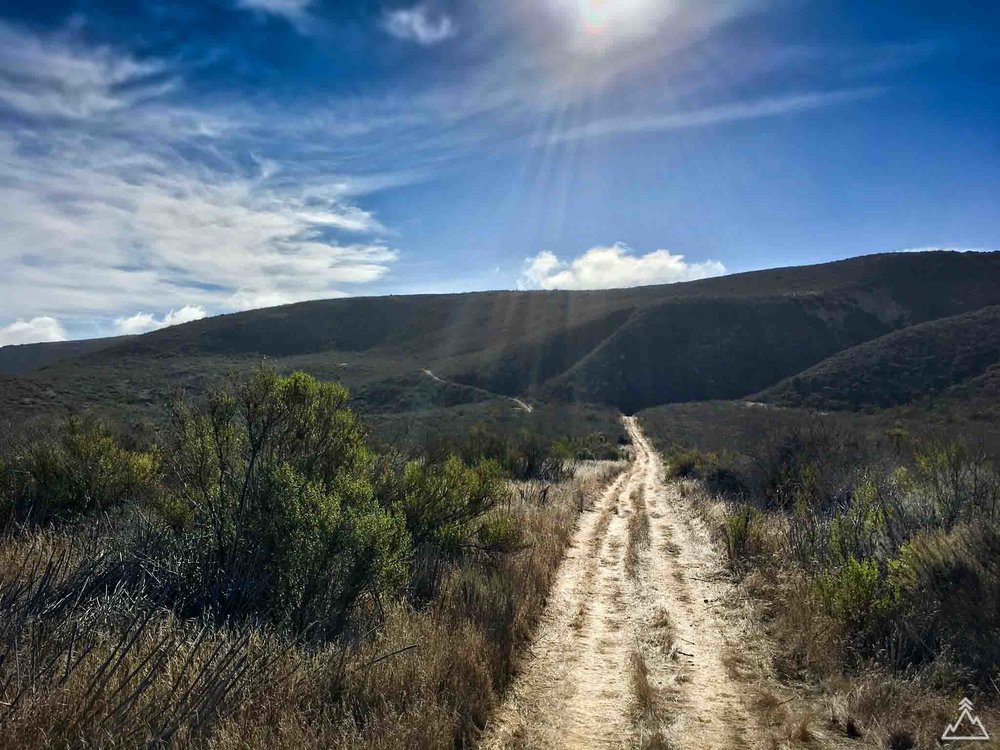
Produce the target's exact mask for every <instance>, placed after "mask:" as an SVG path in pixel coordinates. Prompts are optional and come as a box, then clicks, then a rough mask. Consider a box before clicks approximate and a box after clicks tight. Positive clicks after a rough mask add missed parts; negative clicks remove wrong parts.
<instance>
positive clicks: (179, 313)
mask: <svg viewBox="0 0 1000 750" xmlns="http://www.w3.org/2000/svg"><path fill="white" fill-rule="evenodd" d="M207 314H208V313H207V312H205V308H204V307H200V306H198V305H185V306H184V307H182V308H181V309H180V310H171V311H170V312H168V313H167V314H166V315H164V316H163V317H162V318H157V317H156V316H155V315H153V314H152V313H136V314H135V315H132V316H130V317H127V318H117V319H116V320H115V329H116V330H117V332H118V333H122V334H136V333H147V332H149V331H156V330H158V329H160V328H166V327H168V326H176V325H180V324H181V323H190V322H191V321H194V320H201V319H202V318H204V317H205V316H206V315H207Z"/></svg>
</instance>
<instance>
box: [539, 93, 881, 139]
mask: <svg viewBox="0 0 1000 750" xmlns="http://www.w3.org/2000/svg"><path fill="white" fill-rule="evenodd" d="M881 92H882V89H880V88H874V87H866V88H856V89H846V90H839V91H821V92H811V93H806V94H792V95H785V96H771V97H765V98H762V99H755V100H752V101H743V102H736V103H733V104H722V105H717V106H711V107H704V108H702V109H693V110H686V111H681V112H665V113H661V114H654V115H645V114H643V115H635V116H622V117H608V118H604V119H600V120H594V121H592V122H588V123H585V124H583V125H578V126H575V127H571V128H567V129H565V130H563V131H560V132H556V133H553V134H551V135H550V136H549V138H548V142H550V143H552V142H559V141H571V140H577V139H581V138H600V137H605V136H610V135H620V134H625V133H654V132H662V131H667V130H680V129H684V128H697V127H706V126H711V125H721V124H723V123H727V122H738V121H741V120H757V119H760V118H765V117H780V116H783V115H793V114H797V113H799V112H806V111H809V110H813V109H821V108H824V107H834V106H838V105H843V104H850V103H852V102H857V101H861V100H864V99H870V98H872V97H874V96H878V95H879V94H880V93H881Z"/></svg>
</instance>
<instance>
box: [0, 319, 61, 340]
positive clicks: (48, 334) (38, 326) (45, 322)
mask: <svg viewBox="0 0 1000 750" xmlns="http://www.w3.org/2000/svg"><path fill="white" fill-rule="evenodd" d="M65 340H66V331H65V330H63V327H62V324H61V323H60V322H59V321H58V320H56V319H55V318H50V317H47V316H41V317H38V318H31V319H30V320H16V321H14V322H13V323H11V324H10V325H7V326H4V327H2V328H0V346H8V345H10V344H33V343H35V342H39V341H65Z"/></svg>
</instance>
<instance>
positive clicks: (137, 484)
mask: <svg viewBox="0 0 1000 750" xmlns="http://www.w3.org/2000/svg"><path fill="white" fill-rule="evenodd" d="M160 463H161V460H160V454H159V453H158V452H157V451H149V452H140V451H130V450H126V449H124V448H122V447H121V445H120V444H119V442H118V441H117V440H116V439H115V437H114V436H113V435H112V434H111V433H110V432H109V431H108V430H107V429H106V428H105V427H103V426H102V425H99V424H95V425H89V426H88V425H84V424H83V423H82V422H80V421H79V420H76V419H70V420H68V421H67V422H66V423H65V424H64V425H63V426H62V427H61V428H60V431H59V433H58V434H55V435H50V436H45V437H43V438H39V439H36V440H34V441H31V442H29V443H28V444H27V445H25V446H23V447H22V448H21V449H20V450H19V451H17V452H16V453H15V454H14V455H13V456H12V457H11V459H9V460H8V461H7V462H3V464H2V465H0V475H2V476H3V479H2V484H3V491H4V494H5V496H6V497H7V498H8V499H7V509H6V513H7V515H8V519H10V520H14V521H18V522H23V521H30V522H32V523H45V522H49V521H52V520H58V519H63V520H69V519H72V518H76V517H79V516H81V515H83V514H86V513H92V512H95V511H102V510H107V509H110V508H113V507H117V506H121V505H124V504H125V503H128V502H133V501H137V500H147V499H152V498H154V497H155V496H156V494H157V491H158V487H159V479H160Z"/></svg>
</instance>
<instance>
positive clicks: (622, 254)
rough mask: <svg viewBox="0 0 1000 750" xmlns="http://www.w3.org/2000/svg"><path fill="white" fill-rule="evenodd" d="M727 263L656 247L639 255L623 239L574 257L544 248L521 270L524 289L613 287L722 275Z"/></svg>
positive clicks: (528, 260) (664, 282)
mask: <svg viewBox="0 0 1000 750" xmlns="http://www.w3.org/2000/svg"><path fill="white" fill-rule="evenodd" d="M725 272H726V267H725V266H724V265H722V263H719V262H718V261H715V260H707V261H704V262H703V263H689V262H687V261H686V260H685V259H684V256H683V255H675V254H673V253H671V252H670V251H669V250H654V251H653V252H651V253H647V254H645V255H639V256H636V255H634V254H633V253H632V250H631V248H629V247H628V246H626V245H623V244H622V243H616V244H614V245H611V246H610V247H593V248H591V249H590V250H588V251H587V252H585V253H584V254H583V255H581V256H579V257H577V258H573V259H572V260H561V259H560V258H559V257H557V256H556V255H555V254H554V253H552V252H549V251H548V250H543V251H542V252H540V253H539V254H538V255H536V256H534V257H532V258H527V259H525V261H524V266H523V268H522V270H521V279H520V283H519V286H520V287H521V288H522V289H614V288H619V287H630V286H642V285H644V284H669V283H673V282H675V281H693V280H695V279H704V278H707V277H709V276H719V275H720V274H724V273H725Z"/></svg>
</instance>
